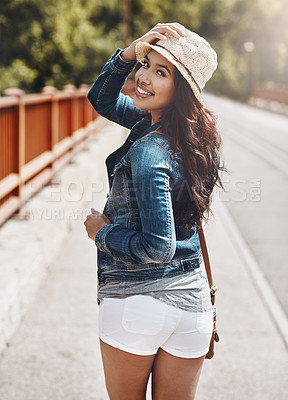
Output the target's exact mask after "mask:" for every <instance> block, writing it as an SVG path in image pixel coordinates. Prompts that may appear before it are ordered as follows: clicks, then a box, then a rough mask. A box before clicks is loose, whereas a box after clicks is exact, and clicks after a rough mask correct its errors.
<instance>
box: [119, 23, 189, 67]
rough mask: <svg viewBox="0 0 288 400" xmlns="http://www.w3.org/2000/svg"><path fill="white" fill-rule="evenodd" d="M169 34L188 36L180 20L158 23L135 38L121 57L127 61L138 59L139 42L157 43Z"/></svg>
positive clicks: (178, 36)
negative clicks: (137, 45)
mask: <svg viewBox="0 0 288 400" xmlns="http://www.w3.org/2000/svg"><path fill="white" fill-rule="evenodd" d="M167 35H172V36H175V37H176V38H177V39H179V38H180V37H181V36H186V33H185V30H184V26H183V25H180V24H178V22H174V23H167V24H157V25H155V26H154V28H152V29H150V31H148V32H147V33H145V35H143V36H141V37H140V38H139V39H136V40H134V41H133V42H132V43H131V44H130V46H129V47H127V49H125V50H124V51H123V53H121V57H122V58H123V60H125V61H135V60H136V52H135V49H136V44H137V43H138V42H147V43H150V44H155V43H156V42H158V40H160V39H164V40H166V39H167V37H166V36H167Z"/></svg>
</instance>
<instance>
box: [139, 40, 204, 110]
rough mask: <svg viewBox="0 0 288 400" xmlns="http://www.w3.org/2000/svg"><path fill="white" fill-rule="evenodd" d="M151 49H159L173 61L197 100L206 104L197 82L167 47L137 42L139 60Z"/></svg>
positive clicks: (158, 51)
mask: <svg viewBox="0 0 288 400" xmlns="http://www.w3.org/2000/svg"><path fill="white" fill-rule="evenodd" d="M151 50H155V51H157V53H159V54H161V56H163V57H165V58H166V59H167V60H168V61H169V62H171V64H173V65H174V66H175V67H176V68H177V69H178V71H179V72H180V74H181V75H182V76H183V78H185V79H186V81H187V82H188V83H189V85H190V87H191V89H192V91H193V93H194V95H195V97H196V98H197V100H199V102H200V104H201V105H202V106H204V103H203V100H202V98H201V95H200V92H199V90H198V88H197V86H196V85H195V83H194V82H193V81H192V79H191V77H190V76H189V74H188V73H187V71H186V69H185V68H184V67H183V66H182V65H181V64H180V63H179V62H177V60H176V59H175V58H174V57H173V56H172V54H170V53H169V51H167V50H166V49H165V48H163V47H160V46H157V45H153V44H150V43H147V42H138V43H137V44H136V49H135V52H136V58H137V60H138V61H139V62H141V61H143V59H144V58H145V56H146V55H147V54H148V53H149V52H150V51H151Z"/></svg>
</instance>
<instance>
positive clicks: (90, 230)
mask: <svg viewBox="0 0 288 400" xmlns="http://www.w3.org/2000/svg"><path fill="white" fill-rule="evenodd" d="M91 212H92V214H89V215H87V218H86V221H85V222H84V225H85V228H86V231H87V234H88V236H89V238H90V239H92V240H93V241H94V240H95V236H96V233H97V232H98V231H99V230H100V229H101V228H103V226H105V225H108V224H111V221H110V220H109V219H108V218H107V217H106V216H105V215H104V214H101V213H100V212H99V211H96V210H94V208H91Z"/></svg>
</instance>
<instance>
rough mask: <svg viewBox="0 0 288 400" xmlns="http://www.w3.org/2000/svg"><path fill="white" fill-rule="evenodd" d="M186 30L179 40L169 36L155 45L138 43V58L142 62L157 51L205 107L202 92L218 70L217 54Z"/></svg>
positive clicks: (199, 37)
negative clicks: (149, 54) (178, 73)
mask: <svg viewBox="0 0 288 400" xmlns="http://www.w3.org/2000/svg"><path fill="white" fill-rule="evenodd" d="M184 30H185V33H186V35H187V36H184V37H180V38H179V39H177V38H175V37H174V36H167V40H165V39H161V40H159V41H158V42H157V43H156V44H154V45H152V44H149V43H146V42H138V43H137V44H136V57H137V60H138V61H140V62H141V61H143V59H144V57H145V56H146V55H147V54H148V53H149V51H150V50H155V51H157V52H158V53H159V54H161V55H162V56H163V57H165V58H166V59H167V60H168V61H170V62H171V63H172V64H173V65H174V66H175V67H176V68H177V69H178V71H179V72H180V73H181V75H182V76H183V77H184V78H185V79H186V81H187V82H188V83H189V85H190V86H191V88H192V90H193V92H194V94H195V96H196V97H197V99H198V100H199V101H200V103H201V104H202V105H203V100H202V98H201V92H202V90H203V88H204V86H205V84H206V82H207V81H208V80H209V79H210V78H211V76H212V74H213V72H214V71H215V70H216V68H217V54H216V52H215V50H213V49H212V47H211V46H210V44H209V43H208V42H207V40H205V39H204V38H203V37H201V36H199V35H197V33H194V32H191V31H189V30H188V29H186V28H184Z"/></svg>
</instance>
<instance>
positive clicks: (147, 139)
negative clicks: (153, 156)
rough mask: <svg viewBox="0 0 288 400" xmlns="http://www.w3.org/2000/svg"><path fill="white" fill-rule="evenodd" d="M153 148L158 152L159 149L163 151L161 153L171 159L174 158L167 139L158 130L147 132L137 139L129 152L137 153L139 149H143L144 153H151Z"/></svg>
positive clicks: (173, 152)
mask: <svg viewBox="0 0 288 400" xmlns="http://www.w3.org/2000/svg"><path fill="white" fill-rule="evenodd" d="M155 145H156V146H155ZM155 147H157V148H158V152H159V151H160V152H161V150H160V149H159V148H161V149H163V150H162V152H166V153H167V155H169V156H170V157H171V158H175V151H174V150H173V149H172V146H171V142H170V139H169V137H168V136H167V135H166V134H164V133H163V132H161V131H160V130H157V131H152V132H149V133H147V134H146V135H144V136H142V137H140V138H139V139H137V140H136V141H135V142H134V143H133V145H132V146H131V152H133V151H134V152H135V151H139V150H141V149H143V150H144V148H145V151H146V152H148V153H149V152H152V153H153V152H154V151H155V150H153V149H155ZM140 148H141V149H140Z"/></svg>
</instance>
